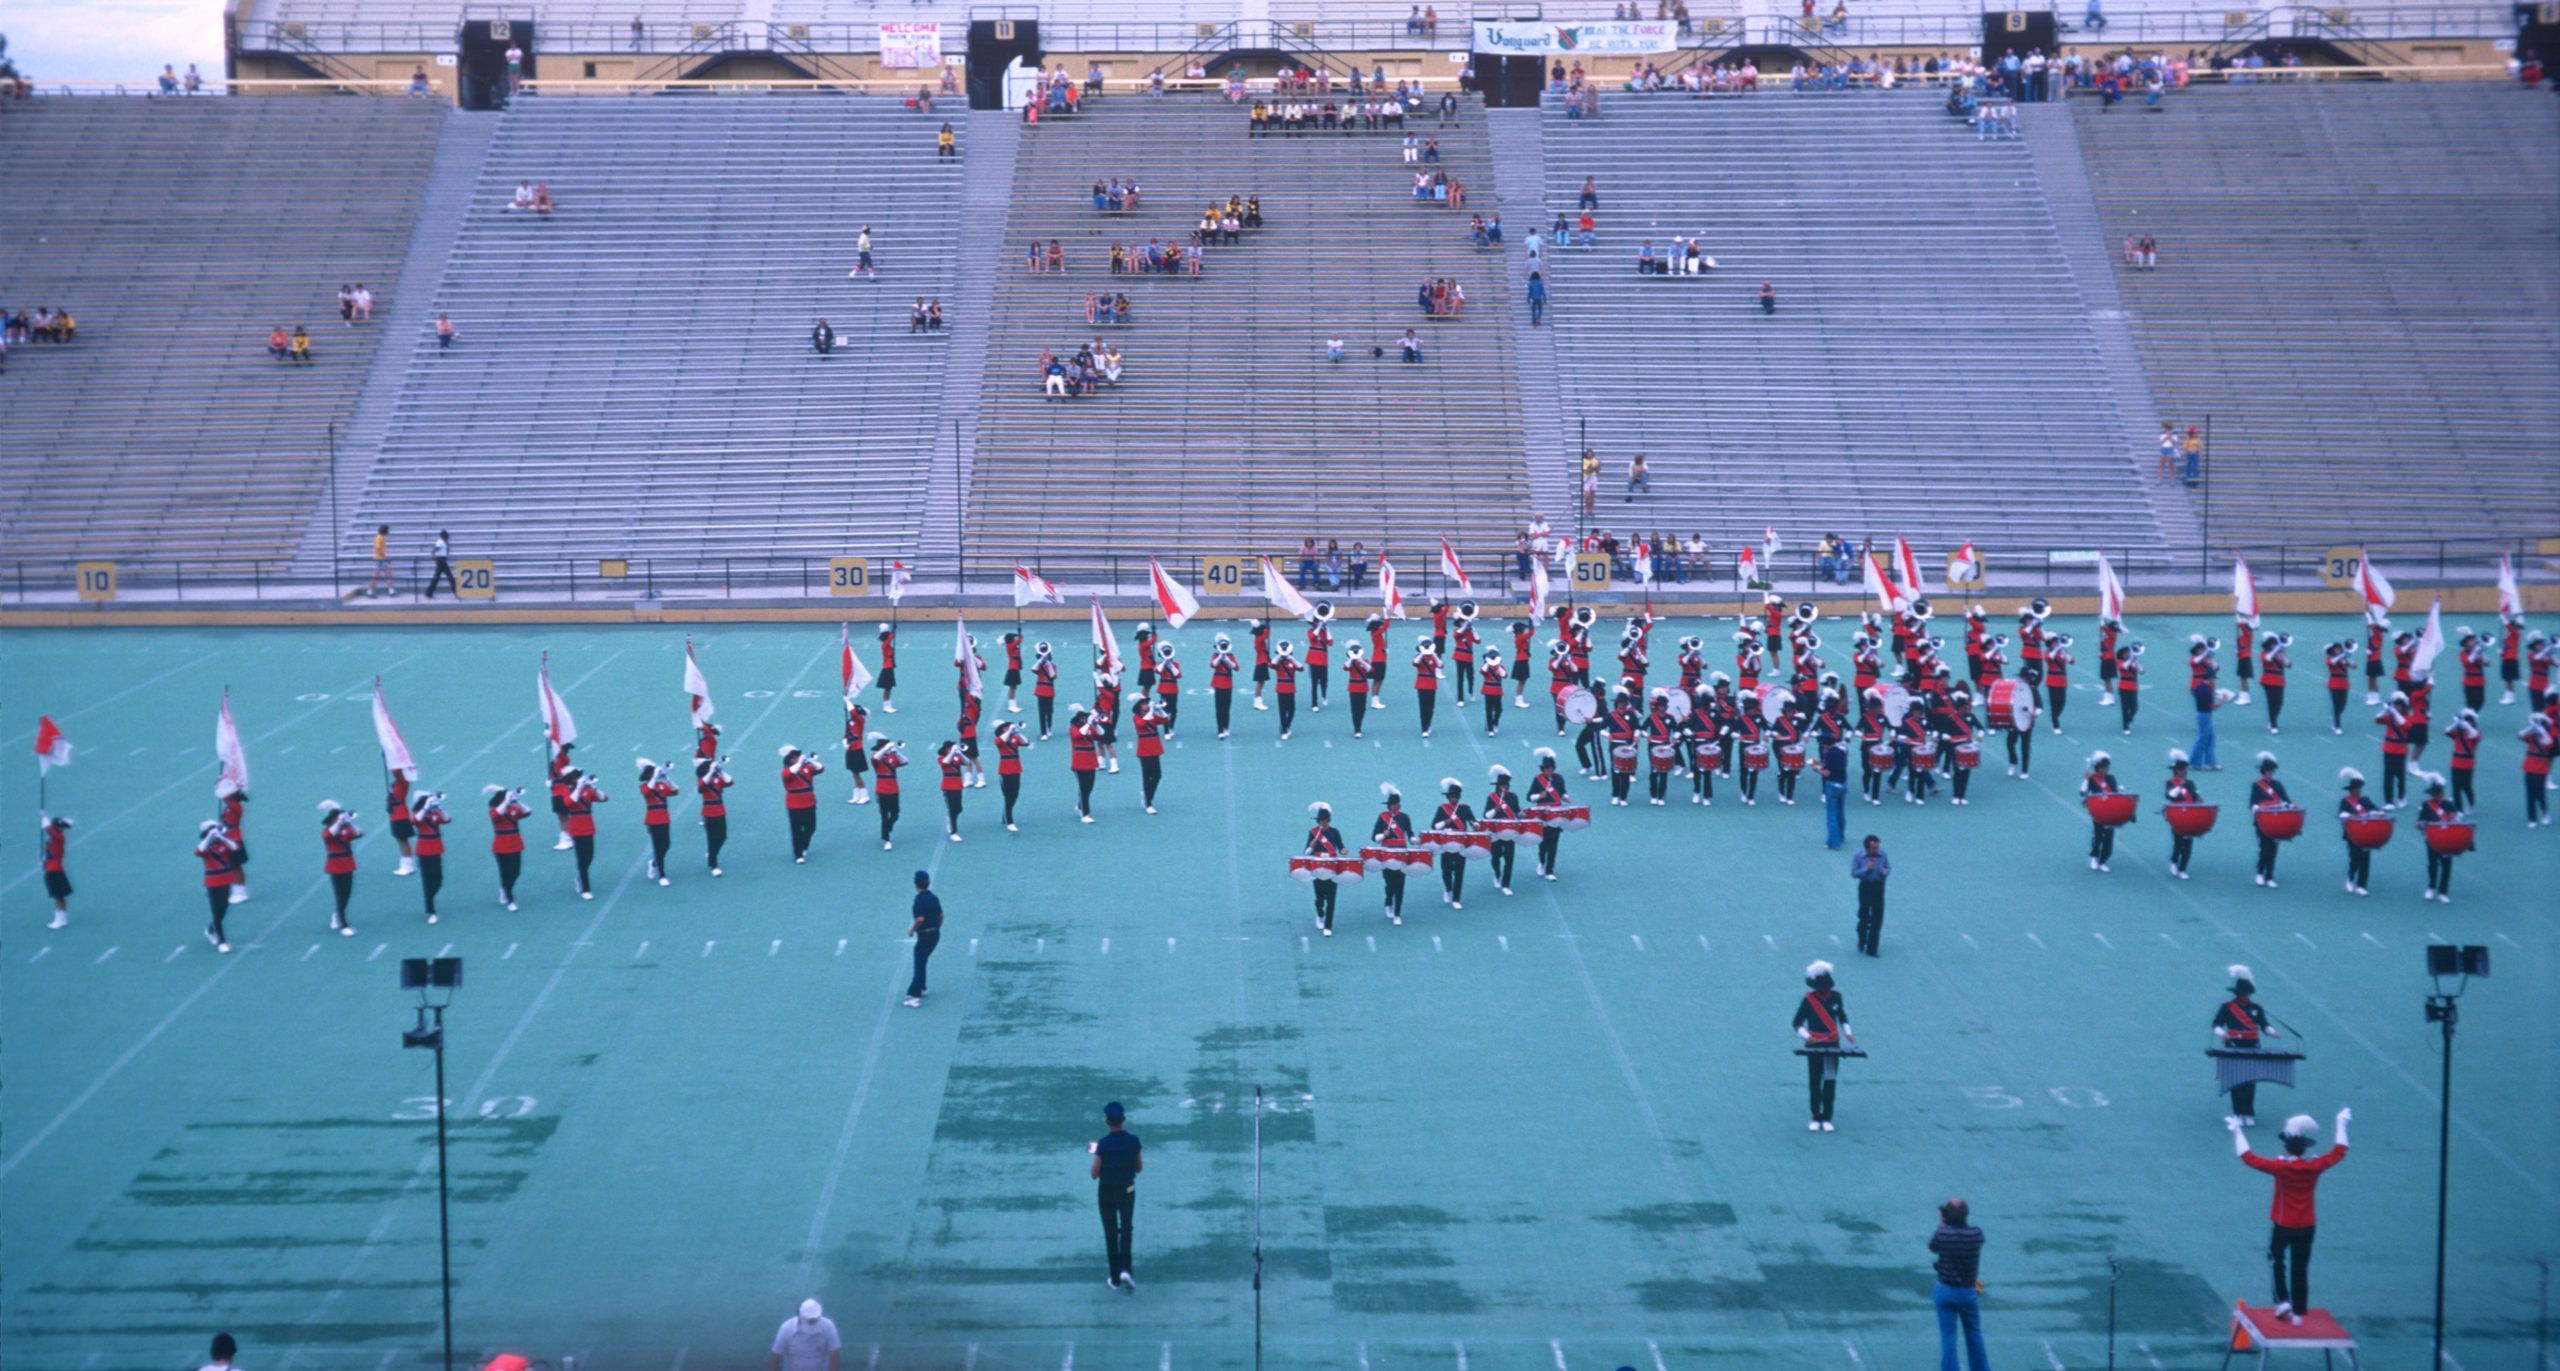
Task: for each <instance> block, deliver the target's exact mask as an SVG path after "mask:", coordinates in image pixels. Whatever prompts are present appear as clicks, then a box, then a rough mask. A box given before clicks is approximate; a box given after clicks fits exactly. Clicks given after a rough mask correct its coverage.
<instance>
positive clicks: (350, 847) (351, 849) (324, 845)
mask: <svg viewBox="0 0 2560 1371" xmlns="http://www.w3.org/2000/svg"><path fill="white" fill-rule="evenodd" d="M363 836H364V832H363V831H362V830H361V829H358V828H357V827H356V826H355V821H354V820H352V819H349V818H348V817H347V816H346V815H344V814H332V815H330V816H329V817H328V818H326V819H324V820H322V821H321V823H320V848H321V852H322V854H323V860H322V862H321V866H320V869H321V870H323V871H325V872H327V873H328V875H329V888H330V891H331V892H332V894H334V895H335V897H336V899H337V907H336V909H335V911H334V912H332V913H331V914H330V915H329V926H330V927H331V928H335V929H339V930H341V931H343V932H347V933H353V932H354V931H355V930H354V929H353V928H350V927H348V926H347V900H348V898H349V897H350V896H352V895H354V894H355V893H356V840H357V839H358V838H361V837H363Z"/></svg>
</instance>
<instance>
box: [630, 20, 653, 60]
mask: <svg viewBox="0 0 2560 1371" xmlns="http://www.w3.org/2000/svg"><path fill="white" fill-rule="evenodd" d="M648 39H649V26H648V25H646V24H643V23H641V22H640V16H639V15H636V14H635V15H633V16H631V50H632V51H633V52H638V51H640V49H641V48H643V47H645V46H646V45H647V43H648Z"/></svg>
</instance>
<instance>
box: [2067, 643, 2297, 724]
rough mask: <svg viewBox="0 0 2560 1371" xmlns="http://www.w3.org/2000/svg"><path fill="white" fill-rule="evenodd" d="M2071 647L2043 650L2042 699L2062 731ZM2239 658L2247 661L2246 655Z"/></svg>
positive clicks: (2068, 682)
mask: <svg viewBox="0 0 2560 1371" xmlns="http://www.w3.org/2000/svg"><path fill="white" fill-rule="evenodd" d="M2071 660H2072V658H2071V649H2070V648H2069V647H2067V646H2065V645H2063V644H2061V643H2049V644H2047V645H2046V646H2045V650H2044V701H2045V708H2046V709H2047V710H2048V711H2050V713H2051V716H2052V724H2053V731H2054V732H2056V733H2060V732H2061V731H2062V707H2063V706H2064V705H2067V704H2069V703H2071ZM2240 660H2242V661H2244V662H2245V661H2247V660H2248V658H2247V657H2245V656H2244V657H2242V658H2241V659H2240Z"/></svg>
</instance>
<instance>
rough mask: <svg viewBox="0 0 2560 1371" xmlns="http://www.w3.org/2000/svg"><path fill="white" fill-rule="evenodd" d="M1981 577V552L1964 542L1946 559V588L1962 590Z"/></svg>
mask: <svg viewBox="0 0 2560 1371" xmlns="http://www.w3.org/2000/svg"><path fill="white" fill-rule="evenodd" d="M1981 579H1982V554H1981V553H1978V552H1976V551H1974V550H1973V544H1971V543H1966V544H1965V545H1964V546H1963V547H1960V548H1957V549H1956V554H1955V555H1954V556H1952V557H1949V558H1948V559H1947V589H1949V590H1951V591H1952V590H1962V589H1964V588H1966V587H1967V586H1970V585H1972V584H1973V583H1974V582H1976V581H1979V580H1981Z"/></svg>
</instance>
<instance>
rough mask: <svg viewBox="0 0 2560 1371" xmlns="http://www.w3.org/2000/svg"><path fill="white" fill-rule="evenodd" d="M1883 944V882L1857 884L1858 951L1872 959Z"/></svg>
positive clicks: (1861, 882)
mask: <svg viewBox="0 0 2560 1371" xmlns="http://www.w3.org/2000/svg"><path fill="white" fill-rule="evenodd" d="M1883 944H1884V882H1882V881H1860V882H1858V950H1859V951H1860V952H1864V953H1866V954H1867V955H1868V956H1870V957H1872V956H1874V955H1875V954H1876V952H1877V950H1878V949H1879V948H1880V947H1882V946H1883Z"/></svg>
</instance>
